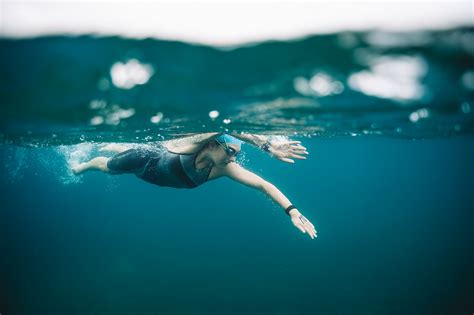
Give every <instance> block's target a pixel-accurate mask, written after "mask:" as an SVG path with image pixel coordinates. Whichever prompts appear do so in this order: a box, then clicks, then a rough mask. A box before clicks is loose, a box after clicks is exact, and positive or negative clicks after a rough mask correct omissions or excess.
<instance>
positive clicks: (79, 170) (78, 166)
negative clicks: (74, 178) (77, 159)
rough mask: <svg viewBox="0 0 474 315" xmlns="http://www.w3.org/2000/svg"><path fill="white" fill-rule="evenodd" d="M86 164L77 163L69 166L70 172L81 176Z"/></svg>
mask: <svg viewBox="0 0 474 315" xmlns="http://www.w3.org/2000/svg"><path fill="white" fill-rule="evenodd" d="M84 164H86V163H77V164H74V165H71V166H70V167H71V171H72V172H73V173H74V175H79V174H81V173H82V172H84V169H85V167H84V166H85V165H84Z"/></svg>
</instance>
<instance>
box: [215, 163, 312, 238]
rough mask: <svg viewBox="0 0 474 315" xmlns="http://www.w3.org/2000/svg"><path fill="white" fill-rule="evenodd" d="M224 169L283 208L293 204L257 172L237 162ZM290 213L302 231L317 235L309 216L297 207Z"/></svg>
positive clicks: (239, 181) (238, 180)
mask: <svg viewBox="0 0 474 315" xmlns="http://www.w3.org/2000/svg"><path fill="white" fill-rule="evenodd" d="M222 171H223V175H225V176H227V177H229V178H231V179H232V180H234V181H236V182H238V183H240V184H243V185H246V186H249V187H252V188H255V189H258V190H260V191H261V192H263V193H265V194H266V195H267V196H269V197H270V198H271V199H273V200H274V201H275V202H276V203H278V204H279V205H280V206H281V207H282V208H283V209H286V208H287V207H288V206H289V205H291V202H290V201H289V200H288V198H286V197H285V195H284V194H283V193H282V192H281V191H280V190H279V189H278V188H276V187H275V186H274V185H273V184H271V183H269V182H267V181H266V180H264V179H263V178H261V177H260V176H258V175H257V174H254V173H252V172H250V171H248V170H246V169H245V168H243V167H242V166H240V165H239V164H237V163H235V162H232V163H229V164H227V165H226V167H225V168H223V170H222ZM289 214H290V217H291V221H292V222H293V224H294V225H295V226H296V227H297V228H298V229H299V230H300V231H301V232H303V233H308V235H309V236H310V237H311V238H312V239H313V238H314V237H316V230H315V228H314V225H313V224H312V223H311V222H310V221H309V220H308V219H307V218H305V217H304V216H303V215H302V214H301V213H300V212H299V211H298V209H296V208H295V209H292V210H290V212H289Z"/></svg>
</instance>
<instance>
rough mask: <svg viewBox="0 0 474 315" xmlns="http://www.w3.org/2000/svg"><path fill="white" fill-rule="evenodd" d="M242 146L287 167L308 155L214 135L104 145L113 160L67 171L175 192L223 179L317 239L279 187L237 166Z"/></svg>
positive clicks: (280, 145) (295, 146)
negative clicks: (258, 196) (131, 179)
mask: <svg viewBox="0 0 474 315" xmlns="http://www.w3.org/2000/svg"><path fill="white" fill-rule="evenodd" d="M242 142H246V143H250V144H252V145H255V146H257V147H259V148H260V149H261V150H263V151H265V152H267V153H269V154H271V155H272V156H274V157H276V158H277V159H279V160H281V161H283V162H286V163H294V160H293V159H306V157H305V155H307V154H308V152H307V151H306V148H305V147H303V146H302V145H301V142H300V141H287V140H283V141H270V139H269V138H268V137H266V136H262V135H254V134H245V133H243V134H233V135H228V134H223V133H217V132H213V133H204V134H198V135H194V136H190V137H184V138H179V139H175V140H170V141H164V142H158V143H156V144H154V145H141V146H135V147H131V146H129V145H126V144H108V145H106V146H104V147H102V148H101V149H100V151H109V152H115V153H117V154H116V155H115V156H113V157H111V158H109V157H105V156H99V157H96V158H94V159H92V160H90V161H88V162H85V163H81V164H78V165H75V166H73V167H71V169H72V171H73V172H74V174H76V175H77V174H81V173H83V172H85V171H88V170H99V171H103V172H106V173H109V174H135V175H136V176H137V177H139V178H140V179H142V180H145V181H147V182H149V183H152V184H156V185H159V186H167V187H175V188H195V187H198V186H200V185H202V184H204V183H206V182H208V181H211V180H215V179H218V178H221V177H228V178H230V179H232V180H234V181H236V182H238V183H240V184H243V185H246V186H249V187H251V188H255V189H258V190H259V191H262V192H263V193H265V194H266V195H268V196H269V197H270V198H271V199H272V200H274V201H275V202H276V203H277V204H279V205H280V206H281V207H282V208H283V209H284V210H285V213H286V214H288V215H289V216H290V218H291V221H292V223H293V224H294V226H295V227H296V228H298V229H299V230H300V231H301V232H302V233H307V234H308V235H309V236H310V237H311V239H314V238H315V237H317V235H316V230H315V228H314V225H313V224H312V223H311V222H310V221H309V220H308V219H307V218H306V217H304V216H303V214H301V212H300V211H299V210H298V209H297V208H296V207H295V206H293V204H292V203H291V202H290V201H289V200H288V198H286V197H285V195H283V193H282V192H281V191H280V190H279V189H278V188H276V187H275V186H274V185H273V184H271V183H270V182H268V181H266V180H264V179H263V178H261V177H260V176H258V175H256V174H254V173H252V172H250V171H249V170H247V169H245V168H243V167H242V166H241V165H239V164H238V163H237V162H236V160H235V158H236V156H238V155H239V153H240V150H241V144H242Z"/></svg>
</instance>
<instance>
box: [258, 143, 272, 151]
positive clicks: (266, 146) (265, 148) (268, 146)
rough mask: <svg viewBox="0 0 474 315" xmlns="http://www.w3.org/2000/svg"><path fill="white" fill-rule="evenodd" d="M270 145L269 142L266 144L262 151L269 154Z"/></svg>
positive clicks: (262, 146)
mask: <svg viewBox="0 0 474 315" xmlns="http://www.w3.org/2000/svg"><path fill="white" fill-rule="evenodd" d="M270 145H271V144H270V141H268V140H267V141H266V142H265V143H264V144H262V145H261V146H260V149H262V150H263V151H265V152H269V151H270V150H269V148H270Z"/></svg>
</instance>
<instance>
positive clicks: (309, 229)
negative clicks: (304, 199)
mask: <svg viewBox="0 0 474 315" xmlns="http://www.w3.org/2000/svg"><path fill="white" fill-rule="evenodd" d="M290 217H291V222H293V224H294V225H295V226H296V227H297V228H298V229H299V230H300V231H301V232H303V233H308V235H309V237H311V239H314V238H315V237H318V235H316V229H315V228H314V225H313V224H312V223H311V222H309V220H308V219H306V217H305V216H304V215H302V214H301V213H300V212H299V211H298V209H292V210H290Z"/></svg>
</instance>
